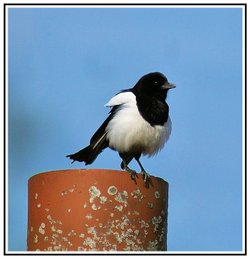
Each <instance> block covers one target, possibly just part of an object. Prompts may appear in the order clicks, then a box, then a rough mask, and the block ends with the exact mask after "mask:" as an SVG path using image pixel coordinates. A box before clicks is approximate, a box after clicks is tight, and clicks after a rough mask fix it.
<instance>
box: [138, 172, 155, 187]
mask: <svg viewBox="0 0 250 259" xmlns="http://www.w3.org/2000/svg"><path fill="white" fill-rule="evenodd" d="M141 173H142V178H143V181H144V185H145V186H146V187H149V185H150V184H152V180H151V178H150V174H149V173H147V172H146V171H144V170H143V171H142V172H141Z"/></svg>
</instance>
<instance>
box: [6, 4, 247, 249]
mask: <svg viewBox="0 0 250 259" xmlns="http://www.w3.org/2000/svg"><path fill="white" fill-rule="evenodd" d="M8 50H9V52H8V69H9V70H8V72H9V74H8V83H9V84H8V126H9V132H8V134H9V138H8V148H9V153H8V154H9V163H8V188H9V193H8V212H9V217H8V220H9V226H8V231H9V232H8V245H9V246H8V248H9V250H11V251H18V250H23V251H25V249H26V224H27V181H28V178H29V177H31V176H32V175H34V174H37V173H39V172H44V171H50V170H55V169H56V170H58V169H65V168H79V167H84V165H83V164H79V163H75V164H73V165H71V164H70V162H69V160H67V159H66V158H65V155H66V154H69V153H71V152H74V151H77V150H78V149H80V148H82V147H83V146H85V145H87V144H88V142H89V139H90V137H91V136H92V134H93V133H94V132H95V130H96V129H97V128H98V127H99V125H100V124H101V123H102V121H103V120H104V119H105V118H106V116H107V114H108V111H109V109H108V108H106V107H104V104H105V103H107V101H108V100H109V99H110V98H111V97H112V96H113V95H114V94H116V93H117V92H119V91H120V90H121V89H125V88H129V87H132V86H133V85H134V84H135V83H136V82H137V80H138V79H139V78H140V77H141V76H142V75H144V74H146V73H148V72H152V71H160V72H163V73H164V74H166V75H167V77H168V79H169V81H170V82H173V83H175V84H176V85H177V88H176V89H174V90H172V91H171V92H170V93H169V96H168V104H169V106H170V116H171V119H172V123H173V130H172V135H171V138H170V140H169V142H168V143H167V144H166V146H165V148H164V149H163V150H162V152H161V153H159V154H158V155H157V156H156V157H153V158H147V157H145V158H142V160H141V161H142V163H143V165H144V167H145V168H146V169H147V170H148V171H149V172H151V174H153V175H155V176H158V177H161V178H163V179H165V180H166V181H168V183H169V185H170V193H169V223H168V249H169V250H170V251H241V250H242V241H243V240H242V83H243V82H242V9H240V8H236V7H234V8H113V9H111V8H105V9H104V8H63V9H60V8H9V9H8ZM119 165H120V158H119V156H118V154H117V153H115V152H114V151H111V150H106V151H105V152H103V153H102V154H101V155H100V156H99V157H98V159H97V160H96V161H95V163H94V164H92V165H90V166H88V168H111V169H119ZM131 166H132V167H135V168H137V165H136V163H132V164H131Z"/></svg>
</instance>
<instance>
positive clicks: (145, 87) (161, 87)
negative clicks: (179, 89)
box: [133, 72, 175, 100]
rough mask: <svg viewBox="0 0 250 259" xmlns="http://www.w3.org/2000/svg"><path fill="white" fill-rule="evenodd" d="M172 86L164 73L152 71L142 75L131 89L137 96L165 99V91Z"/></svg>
mask: <svg viewBox="0 0 250 259" xmlns="http://www.w3.org/2000/svg"><path fill="white" fill-rule="evenodd" d="M174 87H175V85H174V84H171V83H169V82H168V80H167V78H166V76H165V75H163V74H162V73H159V72H153V73H149V74H146V75H144V76H143V77H142V78H141V79H140V80H139V81H138V82H137V84H136V85H135V86H134V88H133V90H134V93H135V94H136V95H137V96H138V95H147V96H152V97H156V98H157V99H164V100H165V99H166V96H167V91H168V90H169V89H171V88H174Z"/></svg>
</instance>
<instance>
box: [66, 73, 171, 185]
mask: <svg viewBox="0 0 250 259" xmlns="http://www.w3.org/2000/svg"><path fill="white" fill-rule="evenodd" d="M174 87H175V85H174V84H172V83H169V82H168V80H167V78H166V76H165V75H164V74H162V73H160V72H153V73H149V74H146V75H144V76H142V77H141V78H140V79H139V81H138V82H137V83H136V84H135V86H134V87H133V88H129V89H126V90H123V91H121V92H119V93H118V94H116V95H115V96H114V97H113V98H111V99H110V101H109V102H108V103H107V104H106V105H105V106H107V107H110V108H111V111H110V112H109V116H108V117H107V119H106V120H105V121H104V122H103V124H102V125H101V126H100V127H99V129H98V130H97V131H96V132H95V133H94V135H93V136H92V138H91V139H90V144H89V145H88V146H87V147H85V148H83V149H81V150H80V151H78V152H76V153H74V154H71V155H67V157H68V158H70V159H72V160H73V161H72V163H73V162H74V161H79V162H85V165H88V164H91V163H93V162H94V160H95V159H96V158H97V156H98V155H99V154H100V153H101V152H102V151H103V150H104V149H105V148H107V147H109V148H111V149H113V150H115V151H117V152H118V153H119V156H120V157H121V159H122V162H121V168H122V169H123V170H125V171H127V172H128V173H129V174H130V176H131V179H132V180H134V181H135V182H136V177H138V176H137V173H136V171H135V170H133V169H131V168H130V167H129V166H128V164H129V163H130V162H131V160H132V159H135V160H136V161H137V163H138V164H139V166H140V169H141V173H142V177H143V180H144V182H145V184H146V183H148V182H149V180H150V175H149V174H148V173H147V172H146V171H145V169H144V168H143V166H142V164H141V162H140V160H139V159H140V157H141V155H148V156H149V157H150V156H152V155H155V154H157V153H158V151H160V150H161V149H162V148H163V146H164V144H165V142H166V141H167V140H168V139H169V136H170V134H171V129H172V126H171V124H172V123H171V119H170V117H169V106H168V104H167V103H166V101H165V100H166V98H167V93H168V90H169V89H172V88H174Z"/></svg>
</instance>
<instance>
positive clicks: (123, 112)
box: [107, 104, 171, 156]
mask: <svg viewBox="0 0 250 259" xmlns="http://www.w3.org/2000/svg"><path fill="white" fill-rule="evenodd" d="M170 133H171V120H170V118H169V119H168V121H167V122H166V123H165V124H164V125H163V126H160V125H157V126H151V125H150V124H149V123H148V122H147V121H146V120H144V119H143V117H142V116H141V115H140V113H139V111H138V109H137V106H136V105H135V104H124V105H123V106H122V109H120V110H119V111H118V112H117V113H116V114H115V116H114V118H113V119H112V120H111V121H110V122H109V124H108V125H107V139H108V141H109V146H110V147H111V148H113V149H115V150H117V151H118V152H120V153H125V152H138V153H143V154H144V155H149V156H151V155H154V154H156V153H157V152H158V151H159V150H160V149H162V148H163V146H164V144H165V142H166V141H167V140H168V138H169V136H170Z"/></svg>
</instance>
